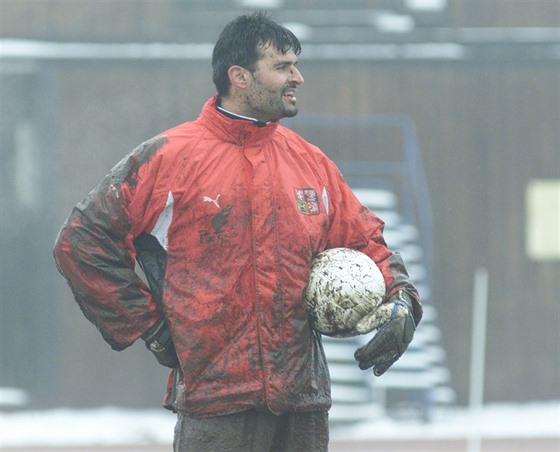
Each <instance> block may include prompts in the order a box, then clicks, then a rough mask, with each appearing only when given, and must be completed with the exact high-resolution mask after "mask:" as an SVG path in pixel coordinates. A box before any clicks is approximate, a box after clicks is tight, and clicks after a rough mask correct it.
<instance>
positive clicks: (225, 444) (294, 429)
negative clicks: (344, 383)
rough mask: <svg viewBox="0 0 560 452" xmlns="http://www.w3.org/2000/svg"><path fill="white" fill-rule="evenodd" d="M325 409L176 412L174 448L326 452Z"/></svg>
mask: <svg viewBox="0 0 560 452" xmlns="http://www.w3.org/2000/svg"><path fill="white" fill-rule="evenodd" d="M328 443H329V426H328V413H327V412H326V411H320V412H310V413H286V414H283V415H280V416H276V415H274V414H271V413H265V412H259V411H244V412H241V413H235V414H229V415H225V416H216V417H209V418H193V417H191V416H188V415H186V414H184V413H179V414H178V418H177V424H176V426H175V440H174V442H173V450H174V451H175V452H191V451H192V452H295V451H298V452H299V451H301V452H327V450H328Z"/></svg>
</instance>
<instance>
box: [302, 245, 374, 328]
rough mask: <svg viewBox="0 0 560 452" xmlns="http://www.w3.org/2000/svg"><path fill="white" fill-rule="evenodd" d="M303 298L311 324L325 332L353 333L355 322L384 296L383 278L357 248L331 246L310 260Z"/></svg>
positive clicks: (371, 261) (372, 308)
mask: <svg viewBox="0 0 560 452" xmlns="http://www.w3.org/2000/svg"><path fill="white" fill-rule="evenodd" d="M303 295H304V301H305V303H306V306H307V310H308V313H309V319H310V322H311V326H312V327H313V328H314V329H315V330H317V331H319V332H321V333H323V334H326V335H328V336H352V335H356V334H357V333H354V327H355V326H356V324H357V323H358V322H359V321H360V320H361V319H362V318H363V317H364V316H365V315H366V314H368V313H371V312H372V311H373V310H375V309H376V308H377V307H378V306H379V305H380V304H381V303H382V302H383V299H384V297H385V282H384V280H383V275H382V274H381V271H380V270H379V268H378V267H377V265H376V264H375V262H374V261H373V260H372V259H370V258H369V257H368V256H366V255H365V254H364V253H361V252H359V251H356V250H352V249H349V248H333V249H329V250H325V251H323V252H322V253H319V254H317V256H315V258H314V259H313V262H312V264H311V273H310V275H309V283H308V284H307V287H306V288H305V290H304V294H303Z"/></svg>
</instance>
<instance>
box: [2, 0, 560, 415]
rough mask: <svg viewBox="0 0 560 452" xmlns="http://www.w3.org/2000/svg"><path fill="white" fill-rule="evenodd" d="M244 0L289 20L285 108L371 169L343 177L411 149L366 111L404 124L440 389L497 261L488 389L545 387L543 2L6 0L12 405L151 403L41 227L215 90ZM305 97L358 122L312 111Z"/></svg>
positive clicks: (548, 228) (550, 165)
mask: <svg viewBox="0 0 560 452" xmlns="http://www.w3.org/2000/svg"><path fill="white" fill-rule="evenodd" d="M255 8H264V9H267V10H268V11H269V12H270V13H271V15H272V17H273V19H275V20H276V21H278V22H280V23H283V24H285V25H287V26H289V27H290V28H291V29H292V30H293V31H294V32H295V33H296V35H298V36H299V38H300V40H301V42H302V46H303V51H302V53H301V55H300V63H299V68H300V70H301V72H302V74H303V76H304V78H305V84H304V85H303V87H302V88H301V89H299V90H298V103H299V107H300V112H301V113H300V115H299V116H301V120H300V122H299V123H298V122H297V121H294V123H293V126H294V128H296V129H297V130H298V132H299V133H301V134H302V135H303V136H304V137H305V138H307V139H309V140H310V141H312V142H314V143H316V144H318V145H320V146H321V147H322V148H323V150H324V151H325V152H326V153H327V154H328V155H329V156H330V157H331V158H332V159H334V160H335V161H337V162H341V166H343V169H344V168H348V169H349V174H350V176H348V173H347V171H346V170H345V171H344V172H345V176H347V178H348V179H349V181H352V180H353V179H351V178H352V177H353V172H352V171H353V170H354V169H355V168H356V165H357V167H360V166H361V167H363V168H366V169H371V170H372V174H371V175H368V174H365V176H363V175H362V177H361V178H360V179H359V182H356V185H360V186H362V187H364V186H367V185H368V183H369V181H370V180H371V184H372V186H379V185H384V181H383V180H381V179H380V178H379V177H378V176H377V175H376V174H374V173H375V171H376V165H375V162H376V160H378V159H379V158H382V159H383V160H384V161H386V160H389V159H391V158H393V159H395V160H399V159H404V156H403V152H404V151H403V147H402V143H401V142H400V140H402V137H400V136H394V135H393V134H390V133H389V134H385V133H386V132H379V133H376V134H373V135H372V134H371V133H368V131H369V132H371V129H369V128H368V126H367V125H366V126H363V127H358V126H357V124H359V123H360V120H359V119H358V118H366V119H367V118H369V117H376V118H379V117H384V116H383V115H396V117H399V118H405V122H406V123H407V124H412V125H413V127H414V131H415V136H414V138H415V140H416V141H415V143H416V144H417V146H418V151H419V153H417V154H416V155H417V156H418V157H419V159H420V164H419V165H417V167H416V168H415V172H414V174H415V175H416V176H415V177H419V178H420V179H421V180H423V181H425V183H426V189H427V192H426V193H425V195H426V196H424V197H420V198H421V199H418V197H414V199H413V197H412V196H411V195H410V191H408V192H407V191H404V190H403V191H402V192H398V195H399V197H400V201H401V203H403V204H406V202H408V201H409V202H414V203H415V205H414V212H415V213H414V214H412V216H413V217H414V218H412V220H413V221H416V222H417V223H421V225H420V226H421V229H422V234H423V236H424V237H426V238H427V239H426V240H427V242H423V243H428V245H427V246H428V247H430V249H425V251H426V253H427V254H426V255H427V256H428V257H429V262H426V268H427V269H428V271H429V274H428V275H427V277H426V283H427V285H426V287H424V291H425V292H424V295H425V298H426V301H427V303H429V304H430V306H433V307H434V309H435V311H436V312H437V325H438V327H439V329H440V330H441V345H442V347H443V349H444V350H445V352H446V359H445V362H444V365H445V366H446V367H447V369H448V370H449V375H450V379H449V381H448V385H449V386H450V387H451V388H452V390H453V392H454V394H455V399H454V403H457V404H459V405H464V404H466V403H467V401H468V397H469V393H468V390H469V372H470V369H469V357H470V351H471V347H470V344H471V326H472V325H471V317H472V298H473V277H474V273H475V270H476V269H477V268H479V267H484V268H486V269H487V270H488V275H489V310H488V325H487V328H488V329H487V351H486V374H485V384H486V386H485V393H484V397H485V400H486V401H489V402H491V401H492V402H510V401H513V402H527V401H535V400H545V401H546V400H557V399H559V398H560V362H559V356H560V336H559V329H560V328H559V320H560V318H559V317H560V316H559V312H560V308H559V302H560V278H559V276H560V245H559V235H560V232H559V230H560V226H559V206H558V203H559V196H558V192H559V190H560V188H559V187H560V131H559V129H560V128H559V124H560V66H559V63H560V31H559V30H560V28H559V27H560V6H559V3H558V2H557V1H556V0H550V1H549V0H535V1H533V0H508V1H500V0H483V1H476V0H447V1H446V0H416V1H413V0H377V1H376V0H371V1H365V0H354V1H352V0H351V1H334V0H333V1H319V0H305V1H295V0H267V1H265V0H262V1H260V2H259V1H257V0H254V1H249V0H247V1H242V0H239V1H222V0H220V1H218V0H215V1H202V0H200V1H194V0H193V1H181V0H163V1H155V0H154V1H148V0H146V1H141V0H139V1H124V0H123V1H117V0H115V1H91V2H85V1H63V0H35V1H31V0H1V3H0V16H1V18H0V20H1V23H0V25H1V29H0V37H1V48H0V65H1V66H0V70H1V86H0V89H1V98H0V99H1V117H0V119H1V122H0V136H1V155H0V162H1V195H0V196H1V198H0V201H1V212H0V227H1V241H0V256H1V273H0V274H1V277H0V280H1V283H0V284H1V294H0V295H1V311H0V316H1V317H0V328H1V355H0V358H1V368H0V387H3V388H16V389H19V390H22V391H24V393H25V394H26V395H27V398H26V400H25V401H23V402H22V406H20V408H21V407H24V408H48V407H59V406H64V407H99V406H105V405H108V404H110V405H115V406H122V407H134V408H146V407H155V406H158V405H159V404H160V402H161V399H162V397H163V393H164V389H165V384H166V380H167V371H166V369H164V368H161V367H160V366H159V365H158V364H157V362H156V361H155V359H153V357H152V356H151V355H150V354H149V352H147V351H146V350H145V348H144V346H143V344H141V343H140V344H135V345H134V346H132V347H131V348H130V349H127V350H125V351H123V352H121V353H116V352H113V351H111V350H110V348H109V346H108V345H107V344H105V343H104V342H103V340H102V339H101V336H100V335H99V334H98V332H97V331H96V330H95V327H93V326H92V325H91V324H89V323H88V322H87V321H86V319H85V318H84V317H83V316H82V314H81V312H80V310H79V308H78V306H77V304H76V303H75V302H74V301H73V299H72V297H71V293H70V291H69V289H68V288H67V286H66V284H65V282H64V280H63V279H62V277H61V276H60V275H59V274H58V273H57V272H56V269H55V266H54V262H53V260H52V245H53V242H54V240H55V237H56V234H57V232H58V229H59V228H60V226H61V225H62V223H63V221H64V220H65V218H66V217H67V215H68V214H69V212H70V210H71V209H72V207H73V206H74V205H75V204H76V203H77V202H79V201H80V200H81V199H82V198H83V197H84V196H85V195H86V194H87V193H88V192H89V190H90V189H92V188H93V187H94V186H95V185H96V184H97V183H98V181H99V180H100V179H101V178H102V177H103V176H104V175H105V174H106V173H107V172H108V171H109V169H110V168H111V167H112V166H113V165H114V164H115V163H116V162H117V161H119V160H120V159H121V157H122V156H124V155H125V154H126V153H128V152H129V151H130V150H132V149H133V148H134V147H136V146H137V145H138V144H139V143H141V142H142V141H144V140H146V139H148V138H150V137H152V136H154V135H156V134H157V133H159V132H161V131H163V130H165V129H167V128H170V127H171V126H174V125H176V124H179V123H182V122H185V121H188V120H192V119H195V118H196V117H197V116H198V114H199V112H200V109H201V107H202V105H203V103H204V102H205V101H206V99H208V98H209V97H210V96H211V95H213V93H214V87H213V85H212V82H211V67H210V54H211V49H212V45H213V43H214V41H215V40H216V38H217V35H218V33H219V31H220V30H221V29H222V28H223V26H224V25H225V24H226V23H227V22H228V21H229V20H231V19H232V18H233V17H235V16H237V15H238V14H240V13H243V12H248V11H252V10H253V9H255ZM315 113H321V114H322V115H331V116H329V117H330V118H332V117H334V118H339V120H340V123H342V122H344V120H345V119H349V121H354V123H355V124H356V127H354V128H352V127H350V129H348V130H350V132H348V130H346V129H345V130H346V132H345V133H341V132H340V129H337V127H334V126H333V127H331V128H330V131H329V128H325V127H321V126H317V125H316V124H315V123H313V121H311V119H310V120H309V121H307V122H306V121H305V117H306V116H305V114H307V115H308V116H307V118H312V115H313V114H315ZM299 116H298V118H297V119H298V120H299ZM335 121H336V119H335ZM288 123H289V122H286V124H288ZM366 124H367V123H366ZM384 134H385V135H384ZM353 162H354V163H353ZM356 162H358V163H357V164H356ZM364 162H367V164H365V163H364ZM411 174H412V173H411ZM409 177H413V176H409ZM356 180H357V179H356ZM409 195H410V196H409ZM407 200H408V201H407ZM411 200H412V201H411ZM427 214H429V220H430V221H428V222H427V223H426V222H424V223H422V222H420V221H419V218H418V217H419V216H421V215H427ZM372 378H373V377H372ZM0 408H1V407H0Z"/></svg>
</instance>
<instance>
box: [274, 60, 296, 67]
mask: <svg viewBox="0 0 560 452" xmlns="http://www.w3.org/2000/svg"><path fill="white" fill-rule="evenodd" d="M298 62H299V61H298V60H280V61H277V62H276V63H274V66H275V67H280V66H288V65H292V64H293V65H294V66H295V65H296V64H298Z"/></svg>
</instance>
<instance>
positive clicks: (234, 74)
mask: <svg viewBox="0 0 560 452" xmlns="http://www.w3.org/2000/svg"><path fill="white" fill-rule="evenodd" d="M228 76H229V81H230V83H231V85H232V86H235V87H236V88H240V89H245V88H247V79H248V77H249V71H248V70H247V69H245V68H243V67H241V66H231V67H230V68H229V69H228Z"/></svg>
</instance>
